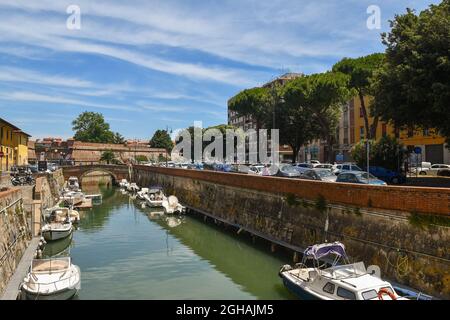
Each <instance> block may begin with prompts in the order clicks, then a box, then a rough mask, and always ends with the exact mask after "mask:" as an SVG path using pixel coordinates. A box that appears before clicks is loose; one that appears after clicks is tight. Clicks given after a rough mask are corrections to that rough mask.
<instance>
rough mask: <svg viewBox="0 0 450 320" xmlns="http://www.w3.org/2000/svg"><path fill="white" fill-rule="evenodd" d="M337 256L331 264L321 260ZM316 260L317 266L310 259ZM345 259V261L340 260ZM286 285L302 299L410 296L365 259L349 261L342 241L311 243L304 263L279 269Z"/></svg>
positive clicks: (304, 257)
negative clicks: (373, 270)
mask: <svg viewBox="0 0 450 320" xmlns="http://www.w3.org/2000/svg"><path fill="white" fill-rule="evenodd" d="M330 256H334V260H333V261H332V263H331V266H329V267H327V266H326V264H323V265H321V264H320V261H319V260H323V259H326V258H328V257H330ZM311 260H312V261H313V267H307V265H306V263H307V262H309V261H311ZM341 260H343V261H344V262H345V264H343V265H340V264H338V263H339V261H341ZM279 275H280V277H281V278H282V279H283V283H284V285H285V286H286V287H287V288H288V289H289V290H290V291H291V292H292V293H294V294H295V295H297V296H298V297H300V298H301V299H307V300H400V299H402V300H407V299H406V298H403V297H400V296H399V295H398V294H397V293H396V292H395V290H394V289H393V287H392V285H391V284H390V283H389V282H387V281H383V280H382V279H380V278H379V277H377V276H375V275H374V273H369V272H368V271H367V270H366V268H365V266H364V263H363V262H357V263H353V264H351V263H349V261H348V257H347V255H346V253H345V247H344V245H343V244H342V243H339V242H334V243H324V244H318V245H314V246H310V247H308V248H307V249H306V251H305V252H304V254H303V261H302V263H300V264H298V265H296V266H295V267H294V268H293V267H291V266H290V265H284V266H283V267H281V269H280V272H279Z"/></svg>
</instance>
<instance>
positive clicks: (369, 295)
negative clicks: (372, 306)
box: [362, 290, 378, 300]
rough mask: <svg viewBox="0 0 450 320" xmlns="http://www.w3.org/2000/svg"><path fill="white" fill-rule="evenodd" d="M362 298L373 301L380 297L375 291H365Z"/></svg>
mask: <svg viewBox="0 0 450 320" xmlns="http://www.w3.org/2000/svg"><path fill="white" fill-rule="evenodd" d="M362 297H363V299H364V300H371V299H375V298H377V297H378V294H377V292H376V291H375V290H369V291H364V292H363V293H362Z"/></svg>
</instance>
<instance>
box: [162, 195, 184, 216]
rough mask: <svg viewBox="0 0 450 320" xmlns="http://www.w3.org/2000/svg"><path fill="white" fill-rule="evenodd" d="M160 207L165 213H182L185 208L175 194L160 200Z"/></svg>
mask: <svg viewBox="0 0 450 320" xmlns="http://www.w3.org/2000/svg"><path fill="white" fill-rule="evenodd" d="M162 207H163V208H164V212H165V213H166V214H182V213H185V211H186V208H185V207H184V206H182V205H181V204H180V203H179V202H178V198H177V197H175V196H170V197H169V198H167V199H164V200H163V202H162Z"/></svg>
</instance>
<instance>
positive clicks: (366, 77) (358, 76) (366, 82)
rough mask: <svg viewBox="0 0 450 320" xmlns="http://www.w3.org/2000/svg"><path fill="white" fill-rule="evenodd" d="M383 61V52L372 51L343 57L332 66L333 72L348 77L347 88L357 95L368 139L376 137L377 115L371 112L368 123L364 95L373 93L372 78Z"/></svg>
mask: <svg viewBox="0 0 450 320" xmlns="http://www.w3.org/2000/svg"><path fill="white" fill-rule="evenodd" d="M383 61H384V54H383V53H374V54H371V55H368V56H365V57H360V58H357V59H351V58H344V59H342V60H341V61H340V62H338V63H336V64H335V65H334V66H333V71H334V72H342V73H344V74H346V75H348V76H349V77H350V79H349V82H348V88H349V89H351V90H353V91H354V92H355V94H356V95H357V96H358V97H359V101H360V103H361V109H362V115H363V118H364V126H365V129H366V132H367V138H368V139H376V132H377V126H378V121H379V116H378V114H376V113H372V114H371V115H372V116H373V118H374V120H373V123H372V124H371V125H370V124H369V116H370V114H369V111H368V108H369V107H370V106H366V103H365V101H364V97H365V96H372V95H373V89H372V79H373V77H374V75H375V74H376V72H378V70H379V69H380V68H381V66H382V64H383ZM370 110H372V108H370Z"/></svg>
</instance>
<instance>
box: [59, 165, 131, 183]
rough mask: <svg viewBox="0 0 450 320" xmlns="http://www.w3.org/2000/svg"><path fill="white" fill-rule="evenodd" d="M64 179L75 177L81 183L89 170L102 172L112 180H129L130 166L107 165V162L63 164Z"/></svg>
mask: <svg viewBox="0 0 450 320" xmlns="http://www.w3.org/2000/svg"><path fill="white" fill-rule="evenodd" d="M62 171H63V175H64V179H65V180H67V179H69V177H77V178H78V181H79V182H80V183H81V181H82V179H83V177H85V176H86V175H87V174H89V173H91V172H96V171H100V172H104V173H106V174H109V175H110V176H111V177H112V178H113V182H115V183H118V182H119V181H120V180H122V179H127V180H130V167H128V166H126V165H109V164H94V165H80V166H63V167H62Z"/></svg>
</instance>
